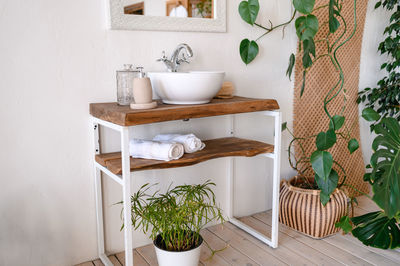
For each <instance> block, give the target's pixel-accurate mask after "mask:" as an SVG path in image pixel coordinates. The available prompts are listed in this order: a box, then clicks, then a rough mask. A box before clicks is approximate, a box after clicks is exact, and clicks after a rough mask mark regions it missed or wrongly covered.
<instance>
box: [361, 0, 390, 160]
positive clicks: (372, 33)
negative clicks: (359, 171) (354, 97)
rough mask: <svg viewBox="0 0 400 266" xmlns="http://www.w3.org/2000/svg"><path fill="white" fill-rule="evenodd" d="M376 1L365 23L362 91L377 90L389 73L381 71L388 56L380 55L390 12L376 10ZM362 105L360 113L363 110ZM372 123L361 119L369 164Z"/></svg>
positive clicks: (364, 149)
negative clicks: (377, 84)
mask: <svg viewBox="0 0 400 266" xmlns="http://www.w3.org/2000/svg"><path fill="white" fill-rule="evenodd" d="M375 4H376V1H369V3H368V13H367V20H366V22H365V32H364V39H363V44H362V50H361V66H360V86H359V87H360V91H361V90H363V89H365V88H367V87H370V88H375V87H376V83H377V82H378V80H380V79H381V78H383V77H384V76H385V75H386V74H387V73H386V72H385V71H380V67H381V65H382V64H383V63H384V62H385V61H386V56H381V55H380V53H378V46H379V43H380V42H382V40H384V38H386V37H384V36H383V31H384V30H385V28H386V27H387V26H388V25H389V18H390V15H391V14H390V12H388V11H386V10H384V9H383V8H379V9H377V10H375V9H374V6H375ZM363 108H364V107H363V105H360V108H359V109H360V112H361V111H362V109H363ZM369 126H370V123H368V122H366V121H365V120H364V119H363V118H361V119H360V131H361V142H362V144H363V154H364V161H365V163H366V164H368V163H369V159H370V158H371V155H372V148H371V145H372V141H373V139H374V137H375V135H374V134H371V132H370V127H369Z"/></svg>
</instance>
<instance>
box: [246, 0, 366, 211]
mask: <svg viewBox="0 0 400 266" xmlns="http://www.w3.org/2000/svg"><path fill="white" fill-rule="evenodd" d="M315 2H316V1H315V0H292V4H293V7H294V12H293V14H292V16H291V18H290V19H289V21H287V22H284V23H282V24H279V25H277V26H274V25H273V24H272V22H271V21H270V22H269V24H270V25H269V26H263V25H261V24H259V23H257V22H256V19H257V16H258V12H259V10H260V5H259V2H258V0H247V1H242V2H241V3H240V5H239V14H240V16H241V17H242V19H243V20H244V21H245V22H247V23H248V24H250V25H252V26H256V27H258V28H261V29H263V30H265V32H264V33H263V34H262V35H261V36H260V37H259V38H257V39H256V40H249V39H244V40H242V42H241V43H240V56H241V58H242V61H243V62H244V63H245V64H249V63H250V62H252V61H253V60H254V59H255V58H256V57H257V55H258V52H259V46H258V44H257V42H258V41H259V40H260V39H261V38H262V37H264V36H266V35H267V34H269V33H270V32H272V31H273V30H275V29H277V28H283V29H284V28H285V27H286V26H287V25H289V24H290V23H291V22H292V21H293V20H294V19H295V18H296V14H297V13H299V14H300V15H299V16H298V17H297V18H296V20H295V28H296V34H297V36H298V39H299V43H300V44H299V52H301V53H302V66H303V82H302V87H301V92H300V96H302V95H303V93H304V89H305V84H306V75H307V73H308V71H309V70H310V69H311V67H312V66H313V65H315V63H316V62H317V61H318V60H320V59H321V58H326V57H327V58H329V59H330V62H331V64H332V65H333V67H334V68H335V70H336V71H337V73H338V82H337V83H336V84H335V85H334V86H332V87H331V88H330V90H329V92H328V93H327V94H326V96H325V98H324V101H323V106H324V112H325V114H326V115H327V117H328V118H329V123H328V124H327V128H328V129H327V131H322V132H319V133H318V134H317V135H313V136H306V137H295V136H293V140H292V141H291V143H290V145H289V151H288V153H289V162H290V164H291V166H292V167H293V168H294V169H295V170H296V171H297V172H298V173H299V176H301V177H305V172H306V171H312V172H313V173H314V174H315V182H316V185H317V187H318V189H320V190H321V193H320V199H321V203H322V204H324V205H325V204H327V203H328V202H329V200H330V196H331V194H332V193H333V192H334V191H335V189H336V188H337V187H341V186H342V185H343V184H344V182H345V180H346V172H345V170H344V169H343V167H342V166H341V165H340V164H339V163H338V162H337V161H336V160H335V159H334V158H333V156H332V154H331V153H330V152H329V151H328V150H329V149H330V148H332V147H333V146H335V144H336V143H337V141H339V140H340V141H346V142H347V144H348V150H349V153H350V154H351V153H353V152H354V151H356V150H357V149H358V148H359V143H358V141H357V140H356V139H354V138H353V139H352V138H351V133H350V131H349V130H348V129H347V128H346V127H345V126H344V124H345V117H344V115H343V111H344V107H345V104H346V95H345V89H344V82H345V78H344V73H343V69H342V67H341V64H340V62H339V60H338V58H337V53H338V51H339V50H340V48H342V47H343V46H344V45H345V44H346V43H347V42H348V41H349V40H350V39H352V38H353V36H354V34H355V31H356V28H357V15H356V14H357V12H356V11H357V1H356V0H354V1H353V6H354V7H353V10H354V27H353V29H351V31H349V29H348V25H347V22H346V20H345V19H344V17H343V16H342V14H341V12H342V7H343V4H344V1H343V0H326V4H323V5H321V6H316V4H315ZM317 10H323V11H324V12H327V13H328V14H329V20H328V21H321V22H320V21H318V18H317V17H316V16H315V15H314V14H315V12H316V11H317ZM325 25H326V26H327V27H329V31H328V34H327V35H326V36H323V37H318V38H317V37H316V36H317V33H318V31H319V29H320V27H323V26H325ZM339 28H340V29H341V31H338V29H339ZM316 43H323V44H326V50H325V51H324V52H323V53H322V54H320V55H319V54H317V53H316V47H315V44H316ZM294 65H295V55H294V54H291V55H290V59H289V66H288V69H287V75H288V76H289V78H290V76H291V74H292V72H293V67H294ZM339 95H343V97H344V103H343V109H342V112H341V113H338V114H331V113H330V112H329V111H328V105H329V104H330V103H331V102H332V101H333V100H334V99H335V98H336V97H338V96H339ZM282 128H283V129H286V124H284V125H283V127H282ZM289 133H291V132H290V131H289ZM311 138H313V139H315V144H316V147H317V149H316V150H315V151H313V152H312V153H311V154H306V153H305V151H304V149H303V148H302V142H303V141H305V140H307V139H311ZM294 144H297V145H299V147H300V148H301V149H300V150H301V151H302V152H300V154H299V155H298V156H297V157H295V162H292V160H291V158H292V157H291V148H292V146H293V145H294ZM334 168H335V169H334ZM337 171H339V173H340V175H339V174H338V172H337ZM304 180H305V182H306V180H307V178H304ZM340 180H341V181H340ZM339 181H340V182H339ZM314 186H315V184H314ZM314 186H313V185H312V184H310V187H308V188H309V189H313V188H314Z"/></svg>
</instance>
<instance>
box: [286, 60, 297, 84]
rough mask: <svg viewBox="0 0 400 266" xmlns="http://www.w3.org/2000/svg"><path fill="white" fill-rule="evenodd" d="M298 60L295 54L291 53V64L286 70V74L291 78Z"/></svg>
mask: <svg viewBox="0 0 400 266" xmlns="http://www.w3.org/2000/svg"><path fill="white" fill-rule="evenodd" d="M295 61H296V57H295V55H294V54H291V55H290V57H289V66H288V69H287V70H286V76H288V77H289V80H292V79H291V77H292V72H293V67H294V63H295Z"/></svg>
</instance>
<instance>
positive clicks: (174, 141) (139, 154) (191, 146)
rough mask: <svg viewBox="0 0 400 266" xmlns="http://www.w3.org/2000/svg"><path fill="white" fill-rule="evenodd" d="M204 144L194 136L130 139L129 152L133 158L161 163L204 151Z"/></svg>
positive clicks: (164, 135) (174, 135) (178, 135)
mask: <svg viewBox="0 0 400 266" xmlns="http://www.w3.org/2000/svg"><path fill="white" fill-rule="evenodd" d="M204 147H205V144H204V143H203V142H202V141H201V140H200V139H199V138H197V137H196V136H195V135H194V134H187V135H180V134H161V135H157V136H155V137H154V138H153V140H141V139H132V140H130V142H129V152H130V155H131V156H132V157H133V158H143V159H153V160H162V161H171V160H177V159H179V158H181V157H182V156H183V154H184V153H193V152H196V151H200V150H202V149H204Z"/></svg>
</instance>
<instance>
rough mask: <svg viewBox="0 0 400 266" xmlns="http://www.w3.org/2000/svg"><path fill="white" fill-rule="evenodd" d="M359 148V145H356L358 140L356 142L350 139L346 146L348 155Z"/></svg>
mask: <svg viewBox="0 0 400 266" xmlns="http://www.w3.org/2000/svg"><path fill="white" fill-rule="evenodd" d="M359 147H360V144H359V143H358V140H356V139H351V140H350V141H349V143H348V144H347V148H348V149H349V151H350V154H352V153H353V152H355V151H356V150H358V148H359Z"/></svg>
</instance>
